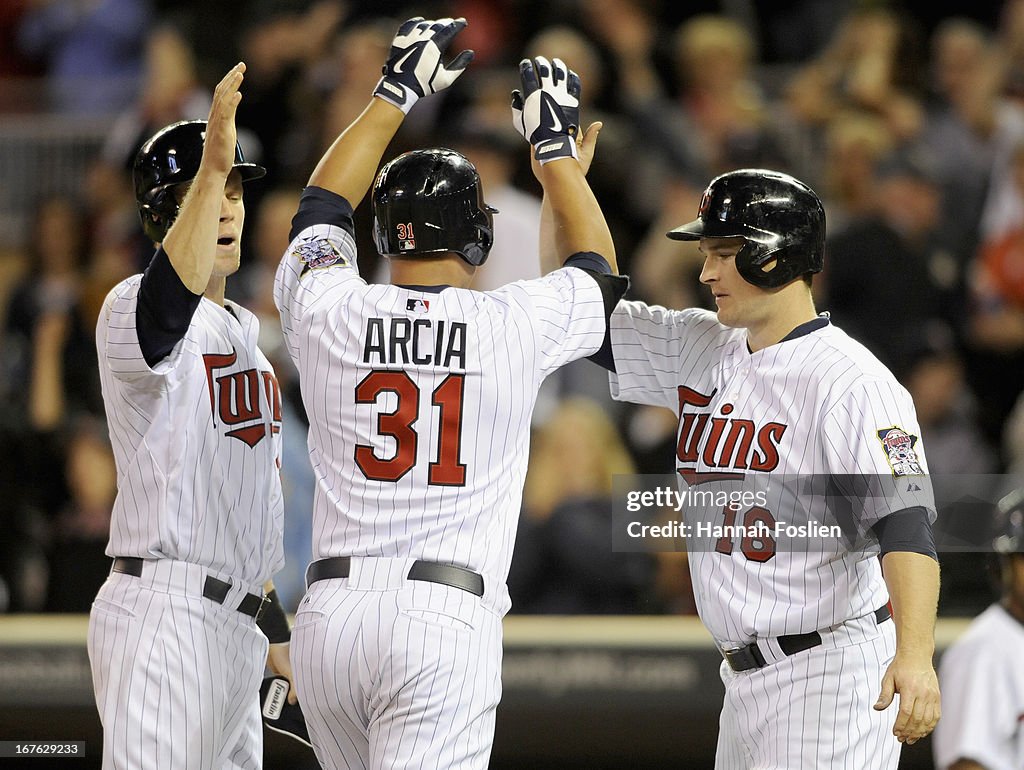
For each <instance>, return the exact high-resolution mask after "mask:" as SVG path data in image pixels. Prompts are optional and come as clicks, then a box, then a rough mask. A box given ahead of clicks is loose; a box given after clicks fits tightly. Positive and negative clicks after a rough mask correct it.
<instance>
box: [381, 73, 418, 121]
mask: <svg viewBox="0 0 1024 770" xmlns="http://www.w3.org/2000/svg"><path fill="white" fill-rule="evenodd" d="M373 95H374V96H376V97H377V98H379V99H383V100H384V101H386V102H388V103H389V104H393V105H394V106H395V107H397V108H398V109H400V110H401V111H402V112H403V113H404V114H406V115H408V114H409V110H411V109H412V106H413V105H414V104H416V102H417V101H418V100H419V98H420V97H419V94H417V93H416V92H415V91H413V90H412V89H411V88H407V87H406V86H404V85H402V84H401V83H399V82H398V81H397V80H392V79H391V78H389V77H387V75H385V76H384V77H382V78H381V79H380V80H378V81H377V87H376V88H374V89H373Z"/></svg>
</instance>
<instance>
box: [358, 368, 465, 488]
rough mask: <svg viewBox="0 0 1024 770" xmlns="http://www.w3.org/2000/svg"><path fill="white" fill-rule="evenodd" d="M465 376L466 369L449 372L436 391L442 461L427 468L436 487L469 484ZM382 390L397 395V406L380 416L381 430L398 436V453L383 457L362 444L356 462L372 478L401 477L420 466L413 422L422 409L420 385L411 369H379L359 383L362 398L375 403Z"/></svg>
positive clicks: (433, 396) (433, 397) (439, 457)
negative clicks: (462, 454) (462, 452)
mask: <svg viewBox="0 0 1024 770" xmlns="http://www.w3.org/2000/svg"><path fill="white" fill-rule="evenodd" d="M465 380H466V375H464V374H449V375H448V376H447V377H445V378H444V380H442V382H441V384H440V385H438V386H437V387H436V388H434V392H433V393H431V394H430V403H431V404H433V405H434V406H436V407H437V408H438V412H439V417H438V419H439V422H440V425H439V431H438V439H437V460H436V461H433V462H431V463H430V466H429V467H428V469H427V483H428V484H431V485H433V486H443V487H461V486H464V485H465V483H466V466H465V464H464V463H460V462H459V449H460V444H461V443H462V430H461V429H462V396H463V391H464V385H465ZM382 393H394V394H395V396H396V397H397V405H396V406H395V409H394V411H392V412H381V413H380V414H378V415H377V433H378V434H380V435H381V436H391V437H392V438H393V439H394V440H395V445H396V449H395V455H394V457H392V458H391V459H389V460H382V459H380V458H379V457H377V455H376V454H375V453H374V450H373V447H372V446H370V445H369V444H357V445H356V464H357V465H358V466H359V469H360V470H361V471H362V472H363V475H365V476H366V478H368V479H373V480H374V481H398V480H399V479H400V478H402V477H403V476H404V475H405V474H406V473H408V472H409V471H411V470H412V468H413V466H414V465H416V457H417V449H418V447H419V438H420V437H419V434H418V433H417V432H416V429H415V428H414V427H413V424H414V423H415V422H416V419H417V418H418V417H419V414H420V388H419V385H417V384H416V383H415V382H414V381H413V379H412V377H410V376H409V375H408V374H406V373H405V372H401V371H393V370H389V371H373V372H370V373H369V374H368V375H367V376H366V377H365V378H364V379H363V381H362V382H360V383H359V384H358V385H356V403H357V404H374V403H376V402H377V398H378V396H380V395H381V394H382Z"/></svg>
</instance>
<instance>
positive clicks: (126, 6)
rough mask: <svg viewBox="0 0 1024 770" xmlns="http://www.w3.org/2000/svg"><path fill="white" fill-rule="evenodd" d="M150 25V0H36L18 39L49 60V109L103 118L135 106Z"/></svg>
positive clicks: (28, 51) (26, 49)
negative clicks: (97, 115) (135, 95)
mask: <svg viewBox="0 0 1024 770" xmlns="http://www.w3.org/2000/svg"><path fill="white" fill-rule="evenodd" d="M151 25H152V12H151V5H150V2H149V1H148V0H89V1H88V2H83V1H82V0H37V2H34V3H30V4H29V7H28V9H27V10H26V11H25V13H24V15H23V16H22V17H21V21H20V27H19V34H18V38H19V42H20V44H21V47H22V50H23V51H24V52H25V53H26V54H27V55H30V56H34V57H36V58H38V59H41V60H43V61H45V66H46V74H47V76H48V78H47V85H48V87H49V89H50V93H51V109H54V110H57V111H58V112H64V113H76V114H87V113H93V114H100V115H103V114H109V113H112V112H116V111H117V110H119V109H121V108H123V107H125V106H126V105H128V104H129V103H130V102H131V100H132V98H133V96H134V94H135V88H136V87H137V85H138V81H139V76H140V75H141V73H142V57H141V51H142V44H143V41H144V40H145V37H146V34H147V32H148V31H149V28H150V26H151Z"/></svg>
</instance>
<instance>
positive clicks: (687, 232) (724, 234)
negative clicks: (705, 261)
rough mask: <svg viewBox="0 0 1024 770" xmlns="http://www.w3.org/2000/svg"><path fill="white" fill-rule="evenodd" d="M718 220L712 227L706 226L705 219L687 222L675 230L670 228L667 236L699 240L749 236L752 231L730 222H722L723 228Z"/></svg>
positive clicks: (674, 239)
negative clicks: (719, 225)
mask: <svg viewBox="0 0 1024 770" xmlns="http://www.w3.org/2000/svg"><path fill="white" fill-rule="evenodd" d="M718 224H719V223H718V222H712V227H711V228H708V227H706V226H705V223H704V220H703V219H695V220H693V221H692V222H687V223H686V224H685V225H680V226H679V227H677V228H676V229H674V230H669V231H668V232H667V233H665V237H667V238H671V239H672V240H673V241H699V240H700V239H701V238H749V237H750V233H749V232H745V231H744V229H743V228H739V229H737V227H736V226H735V225H732V226H730V224H729V223H722V225H723V226H722V227H721V229H719V228H718V227H716V225H718Z"/></svg>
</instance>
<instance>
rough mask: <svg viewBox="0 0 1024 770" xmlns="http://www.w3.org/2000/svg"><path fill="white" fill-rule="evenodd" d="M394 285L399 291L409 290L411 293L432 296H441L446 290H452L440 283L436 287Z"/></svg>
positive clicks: (405, 284)
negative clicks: (427, 293) (421, 292)
mask: <svg viewBox="0 0 1024 770" xmlns="http://www.w3.org/2000/svg"><path fill="white" fill-rule="evenodd" d="M394 285H395V286H397V287H398V288H399V289H409V291H426V292H430V293H431V294H440V293H441V292H442V291H444V290H445V289H450V288H451V286H449V285H448V284H446V283H439V284H437V285H435V286H418V285H416V284H407V283H396V284H394Z"/></svg>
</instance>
